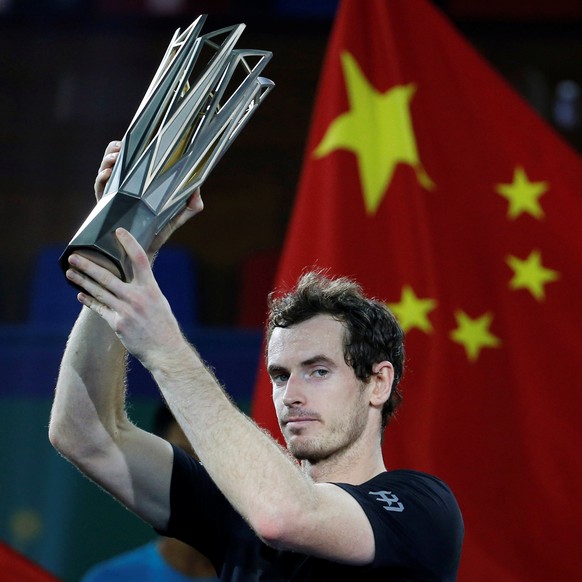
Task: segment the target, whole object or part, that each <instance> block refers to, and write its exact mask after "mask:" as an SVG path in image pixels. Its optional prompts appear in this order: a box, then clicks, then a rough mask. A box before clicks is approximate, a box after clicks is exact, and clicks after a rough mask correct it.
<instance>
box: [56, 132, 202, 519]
mask: <svg viewBox="0 0 582 582" xmlns="http://www.w3.org/2000/svg"><path fill="white" fill-rule="evenodd" d="M118 152H119V142H111V143H110V144H109V146H108V147H107V149H106V151H105V156H104V158H103V161H102V163H101V166H100V168H99V172H98V175H97V179H96V181H95V193H96V196H97V198H99V197H100V196H101V194H102V192H103V187H104V184H105V183H106V181H107V180H108V179H109V176H110V174H111V168H112V166H113V164H114V162H115V159H116V157H117V155H118ZM201 209H202V202H201V199H200V196H199V193H197V194H196V195H195V196H194V197H193V198H192V199H191V201H190V202H189V204H188V206H187V208H186V209H185V211H184V212H183V213H182V214H180V215H179V216H178V217H177V218H176V219H175V221H174V222H173V223H172V224H171V225H169V227H168V228H167V229H166V230H165V231H164V232H163V233H162V234H161V236H160V237H158V238H157V239H156V240H155V241H154V246H153V248H152V249H150V255H151V256H153V254H154V252H155V251H156V250H157V249H158V248H159V247H160V246H161V244H163V242H164V241H165V240H166V239H167V238H168V237H169V235H170V234H171V233H172V232H173V230H175V228H177V227H178V226H180V225H181V224H183V223H184V222H185V221H186V220H187V219H188V218H189V217H190V216H193V215H194V214H196V213H197V212H199V211H200V210H201ZM146 260H147V259H146ZM125 372H126V350H125V348H124V347H123V345H122V343H121V342H120V341H119V339H118V338H117V337H116V335H115V333H114V332H113V331H112V330H111V328H110V327H109V326H108V325H107V323H106V322H105V321H104V320H103V319H102V318H101V317H99V316H98V315H97V314H96V313H94V312H92V311H91V310H90V309H87V308H83V310H82V311H81V314H80V316H79V318H78V320H77V322H76V324H75V326H74V327H73V330H72V332H71V334H70V337H69V340H68V343H67V346H66V349H65V353H64V356H63V360H62V363H61V367H60V371H59V377H58V380H57V386H56V392H55V398H54V402H53V407H52V411H51V420H50V428H49V439H50V441H51V443H52V444H53V446H54V447H55V448H56V449H57V450H58V451H59V452H61V453H62V454H63V456H65V457H66V458H68V459H69V460H70V461H71V462H72V463H74V464H75V465H77V466H78V467H79V468H80V469H81V471H82V472H83V473H85V474H86V475H87V476H88V477H90V478H91V479H93V480H94V481H96V482H97V483H99V484H100V485H101V486H103V487H104V488H105V489H106V490H107V491H109V492H110V493H111V494H112V495H114V496H115V497H116V498H118V499H119V500H120V501H121V502H122V503H123V504H124V505H126V506H127V507H129V508H130V509H132V510H133V511H134V512H135V513H137V514H138V515H139V516H141V517H142V518H143V519H145V520H146V521H148V522H149V523H151V524H152V525H154V526H155V527H163V526H165V524H166V522H167V519H168V516H169V485H170V476H171V467H172V450H171V447H170V445H169V444H168V443H167V442H166V441H164V440H163V439H160V438H158V437H156V436H154V435H151V434H149V433H147V432H145V431H143V430H141V429H139V428H138V427H136V426H135V425H134V424H132V423H131V422H130V420H129V419H128V417H127V414H126V411H125Z"/></svg>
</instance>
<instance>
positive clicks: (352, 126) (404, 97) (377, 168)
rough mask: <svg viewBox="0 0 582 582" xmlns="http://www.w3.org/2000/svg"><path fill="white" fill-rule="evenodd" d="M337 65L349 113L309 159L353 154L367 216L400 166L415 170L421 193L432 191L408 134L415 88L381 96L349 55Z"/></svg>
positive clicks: (400, 87)
mask: <svg viewBox="0 0 582 582" xmlns="http://www.w3.org/2000/svg"><path fill="white" fill-rule="evenodd" d="M341 61H342V69H343V73H344V79H345V83H346V88H347V94H348V101H349V104H350V109H349V111H347V112H346V113H343V114H341V115H339V116H338V117H337V118H336V119H335V120H334V121H333V122H332V123H331V124H330V126H329V127H328V129H327V131H326V133H325V135H324V137H323V139H322V140H321V142H320V143H319V145H318V146H317V147H316V148H315V151H314V152H313V155H314V156H315V157H316V158H321V157H323V156H326V155H328V154H329V153H331V152H332V151H334V150H336V149H345V150H349V151H351V152H353V153H354V154H355V156H356V158H357V161H358V169H359V173H360V180H361V182H362V192H363V194H364V203H365V207H366V211H367V212H368V214H375V213H376V211H377V209H378V207H379V205H380V203H381V202H382V199H383V198H384V195H385V194H386V191H387V189H388V187H389V185H390V182H391V181H392V176H393V174H394V171H395V169H396V166H397V164H399V163H402V164H409V165H411V166H412V167H413V168H414V170H415V172H416V177H417V180H418V181H419V183H420V184H421V186H422V187H423V188H426V189H427V190H430V189H432V188H434V183H433V182H432V180H431V179H430V177H429V176H428V175H427V174H426V172H425V171H424V168H423V166H422V164H421V163H420V159H419V156H418V151H417V148H416V140H415V136H414V130H413V128H412V119H411V115H410V100H411V99H412V96H413V94H414V92H415V90H416V87H415V86H414V85H413V84H409V85H398V86H395V87H393V88H392V89H390V90H389V91H386V92H385V93H380V92H379V91H377V90H376V88H375V87H374V86H373V85H371V84H370V82H369V81H368V79H366V77H365V76H364V74H363V73H362V71H361V69H360V67H359V66H358V63H357V62H356V60H355V59H354V57H353V56H352V55H351V54H350V53H348V52H343V53H342V55H341Z"/></svg>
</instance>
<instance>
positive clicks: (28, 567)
mask: <svg viewBox="0 0 582 582" xmlns="http://www.w3.org/2000/svg"><path fill="white" fill-rule="evenodd" d="M0 578H1V579H2V580H4V581H5V582H58V581H57V579H56V578H55V577H54V576H52V575H51V574H49V573H48V572H46V571H45V570H43V569H42V568H40V566H37V565H36V564H34V563H33V562H31V561H30V560H29V559H28V558H25V557H24V556H22V555H21V554H19V553H18V552H16V551H15V550H13V549H12V548H9V547H8V546H7V545H5V544H3V543H1V542H0Z"/></svg>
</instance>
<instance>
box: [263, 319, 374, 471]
mask: <svg viewBox="0 0 582 582" xmlns="http://www.w3.org/2000/svg"><path fill="white" fill-rule="evenodd" d="M343 334H344V327H343V325H342V324H341V323H340V322H339V321H337V320H335V319H333V318H332V317H331V316H329V315H317V316H315V317H313V318H311V319H309V320H307V321H304V322H303V323H300V324H297V325H294V326H291V327H288V328H279V327H278V328H275V329H274V330H273V333H272V335H271V338H270V340H269V346H268V357H267V366H268V370H269V375H270V377H271V381H272V385H273V401H274V404H275V409H276V412H277V418H278V420H279V426H280V427H281V431H282V433H283V436H284V437H285V441H286V442H287V447H288V448H289V451H290V452H291V454H293V455H294V456H295V457H296V458H297V459H299V460H308V461H310V462H312V463H314V462H317V461H319V460H323V459H326V458H328V457H330V456H331V455H334V454H336V453H341V452H342V451H345V450H347V449H348V448H349V447H350V445H351V444H352V443H353V442H354V441H356V440H357V439H358V438H359V437H360V436H361V435H362V433H363V431H364V429H365V427H366V424H367V422H368V414H369V401H368V399H367V391H366V390H364V389H363V387H364V385H363V384H362V382H360V381H359V380H358V379H357V378H356V376H355V374H354V371H353V369H352V368H351V367H350V366H348V365H347V364H346V362H345V359H344V353H343Z"/></svg>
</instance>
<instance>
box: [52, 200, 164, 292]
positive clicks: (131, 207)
mask: <svg viewBox="0 0 582 582" xmlns="http://www.w3.org/2000/svg"><path fill="white" fill-rule="evenodd" d="M157 226H158V219H157V217H156V215H155V214H154V213H153V212H152V210H151V208H150V207H149V206H148V205H147V204H146V203H145V202H144V200H143V199H142V198H136V197H135V196H129V195H127V194H125V193H123V192H117V193H116V194H115V196H108V197H107V198H104V199H101V200H100V202H99V203H98V204H97V206H96V207H95V209H94V211H93V212H92V213H91V214H90V216H89V217H88V219H87V220H86V222H85V224H84V225H83V226H82V227H81V229H80V230H79V232H78V233H77V234H76V235H75V237H74V238H73V240H71V242H70V243H69V245H68V246H67V248H66V249H65V251H64V252H63V254H62V255H61V257H60V258H59V263H60V265H61V269H62V270H63V272H66V271H67V269H68V268H69V267H70V265H69V256H70V255H72V254H73V253H77V254H79V255H82V256H84V257H86V258H88V259H90V260H91V261H93V262H94V263H97V264H98V265H100V266H101V267H104V268H105V269H107V270H108V271H110V272H111V273H113V274H114V275H115V276H116V277H118V278H119V279H121V280H122V281H129V280H131V278H132V276H133V272H132V268H131V261H130V260H129V258H128V256H127V254H126V253H125V250H124V249H123V247H122V246H121V244H120V243H119V241H118V240H117V237H116V236H115V230H116V229H117V228H119V227H123V228H125V229H126V230H128V231H129V232H131V233H132V234H133V236H134V237H135V238H136V239H137V241H138V242H139V244H140V245H141V246H142V247H143V248H144V249H146V250H147V249H148V248H149V246H150V245H151V242H152V240H153V238H154V236H155V233H156V230H157ZM69 283H71V282H70V281H69ZM71 285H73V287H76V288H77V289H80V287H79V286H78V285H75V284H74V283H71ZM81 290H82V289H81Z"/></svg>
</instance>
